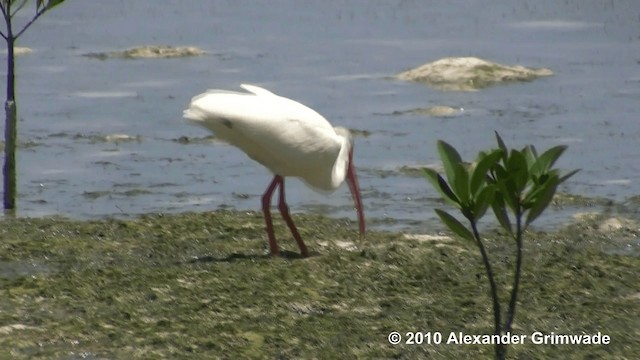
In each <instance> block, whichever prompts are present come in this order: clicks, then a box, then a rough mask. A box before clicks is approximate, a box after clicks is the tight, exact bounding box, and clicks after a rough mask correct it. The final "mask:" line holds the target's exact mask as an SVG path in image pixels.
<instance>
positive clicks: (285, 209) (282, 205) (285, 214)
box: [278, 177, 309, 257]
mask: <svg viewBox="0 0 640 360" xmlns="http://www.w3.org/2000/svg"><path fill="white" fill-rule="evenodd" d="M280 180H281V181H280V202H279V203H278V209H280V214H282V218H283V219H284V221H285V222H286V223H287V226H288V227H289V230H291V234H292V235H293V238H294V239H296V242H297V243H298V247H299V248H300V254H301V255H302V257H308V256H309V250H307V246H306V245H305V244H304V242H303V241H302V238H301V237H300V233H298V229H297V228H296V225H295V224H294V223H293V220H292V219H291V216H290V215H289V206H287V202H286V201H285V199H284V179H283V178H282V177H281V178H280Z"/></svg>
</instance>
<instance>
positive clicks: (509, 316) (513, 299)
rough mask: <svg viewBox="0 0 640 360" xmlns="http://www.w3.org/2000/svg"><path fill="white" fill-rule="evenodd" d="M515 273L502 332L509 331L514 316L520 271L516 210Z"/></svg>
mask: <svg viewBox="0 0 640 360" xmlns="http://www.w3.org/2000/svg"><path fill="white" fill-rule="evenodd" d="M515 215H516V251H517V253H516V271H515V273H514V275H513V289H511V300H509V309H508V311H507V322H506V323H505V325H504V331H505V332H509V331H511V325H512V324H513V319H514V318H515V316H516V301H517V299H518V288H519V286H520V273H521V269H522V211H520V209H518V211H517V212H516V214H515Z"/></svg>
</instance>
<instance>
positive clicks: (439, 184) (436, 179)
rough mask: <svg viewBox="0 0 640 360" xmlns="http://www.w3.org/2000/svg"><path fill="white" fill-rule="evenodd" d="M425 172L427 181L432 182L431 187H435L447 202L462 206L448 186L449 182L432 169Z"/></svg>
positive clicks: (426, 169)
mask: <svg viewBox="0 0 640 360" xmlns="http://www.w3.org/2000/svg"><path fill="white" fill-rule="evenodd" d="M423 170H424V174H425V177H426V178H427V180H429V182H431V185H433V187H434V188H436V190H438V191H439V192H440V194H441V195H442V197H443V198H444V199H445V200H447V201H449V202H451V203H453V204H455V205H458V206H459V205H460V200H458V197H457V196H456V195H455V194H454V193H453V191H452V190H451V188H450V187H449V185H448V184H447V181H446V180H445V179H444V178H443V177H442V176H440V174H438V173H437V172H436V171H435V170H433V169H430V168H425V169H423Z"/></svg>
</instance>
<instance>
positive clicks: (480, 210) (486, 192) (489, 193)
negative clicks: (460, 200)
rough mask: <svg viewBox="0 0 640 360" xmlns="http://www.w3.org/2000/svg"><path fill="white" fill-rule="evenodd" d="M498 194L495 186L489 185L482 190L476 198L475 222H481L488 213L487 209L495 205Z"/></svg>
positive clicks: (474, 206)
mask: <svg viewBox="0 0 640 360" xmlns="http://www.w3.org/2000/svg"><path fill="white" fill-rule="evenodd" d="M495 193H496V187H495V186H494V185H487V186H485V187H483V188H482V190H480V192H479V193H478V195H477V196H475V197H474V204H473V219H474V221H478V220H480V218H482V217H483V216H484V214H485V213H486V212H487V209H488V208H489V206H491V204H492V203H493V198H494V195H495Z"/></svg>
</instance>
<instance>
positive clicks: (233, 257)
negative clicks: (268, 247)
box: [187, 250, 318, 264]
mask: <svg viewBox="0 0 640 360" xmlns="http://www.w3.org/2000/svg"><path fill="white" fill-rule="evenodd" d="M314 256H318V253H316V252H313V251H312V252H311V253H310V254H309V256H308V257H306V258H305V257H304V256H302V255H300V253H297V252H294V251H287V250H283V251H280V256H275V257H274V256H272V255H271V254H261V255H259V254H241V253H232V254H228V255H226V256H223V257H216V256H212V255H205V256H195V257H193V258H191V259H189V260H188V261H187V262H188V263H190V264H194V263H209V262H235V261H243V260H249V261H256V260H267V259H275V258H281V259H285V260H304V259H308V258H310V257H314Z"/></svg>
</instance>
